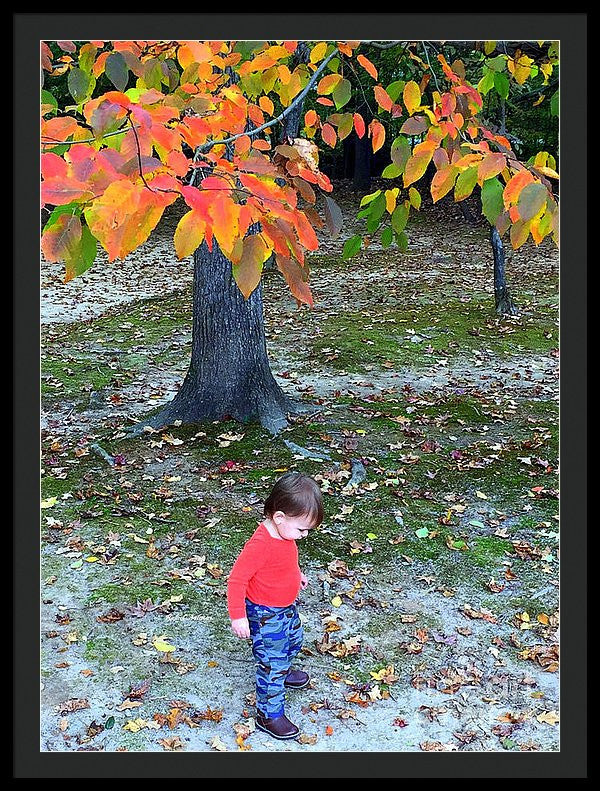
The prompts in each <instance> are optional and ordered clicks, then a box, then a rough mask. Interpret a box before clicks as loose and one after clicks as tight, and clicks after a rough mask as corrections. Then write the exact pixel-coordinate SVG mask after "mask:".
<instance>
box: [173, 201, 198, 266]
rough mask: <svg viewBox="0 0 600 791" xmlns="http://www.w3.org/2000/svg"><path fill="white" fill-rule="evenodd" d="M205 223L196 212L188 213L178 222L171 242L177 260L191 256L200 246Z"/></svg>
mask: <svg viewBox="0 0 600 791" xmlns="http://www.w3.org/2000/svg"><path fill="white" fill-rule="evenodd" d="M205 229H206V223H205V222H204V220H203V219H202V217H201V215H200V213H199V212H197V211H189V212H187V214H184V215H183V217H182V218H181V219H180V220H179V223H178V224H177V228H175V236H174V237H173V242H174V244H175V252H176V253H177V258H179V260H181V259H182V258H185V257H186V256H188V255H192V253H194V252H195V251H196V249H197V248H198V247H200V245H201V244H202V241H203V239H204V231H205Z"/></svg>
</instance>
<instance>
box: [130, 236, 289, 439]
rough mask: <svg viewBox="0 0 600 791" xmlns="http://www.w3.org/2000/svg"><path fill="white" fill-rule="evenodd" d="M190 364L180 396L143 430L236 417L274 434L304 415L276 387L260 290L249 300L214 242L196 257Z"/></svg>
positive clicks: (202, 247) (229, 263)
mask: <svg viewBox="0 0 600 791" xmlns="http://www.w3.org/2000/svg"><path fill="white" fill-rule="evenodd" d="M193 307H194V311H193V329H192V359H191V362H190V367H189V370H188V373H187V375H186V377H185V379H184V381H183V384H182V385H181V388H180V389H179V392H178V393H177V395H176V396H175V398H174V399H173V401H171V402H170V403H169V404H167V405H166V406H165V407H164V409H162V410H161V411H160V412H159V413H158V414H157V415H154V416H153V417H151V418H149V419H148V420H146V421H142V422H141V423H140V424H139V427H140V428H141V429H142V430H143V426H145V425H146V426H151V427H152V428H161V427H163V426H167V425H170V424H172V423H174V422H175V421H179V420H180V421H181V422H182V423H198V422H202V421H206V420H220V419H222V418H225V417H232V418H235V419H236V420H240V421H243V422H247V421H252V420H256V421H258V422H260V423H261V424H262V425H263V426H264V427H265V428H267V429H268V430H269V431H271V433H273V434H275V433H277V432H279V431H281V429H282V428H285V426H286V425H287V420H286V414H287V413H290V412H294V411H299V410H300V409H302V405H300V404H299V403H295V402H294V401H293V400H292V399H291V398H290V397H289V396H287V395H286V394H285V393H284V392H283V390H282V389H281V388H280V386H279V385H278V384H277V382H276V381H275V379H274V377H273V374H272V373H271V369H270V366H269V360H268V357H267V347H266V340H265V332H264V319H263V303H262V285H259V286H258V287H257V288H256V289H255V290H254V291H253V293H252V294H251V295H250V297H249V298H248V299H247V300H245V299H244V297H243V295H242V293H241V292H240V290H239V288H238V286H237V284H236V282H235V280H234V279H233V274H232V269H231V262H230V261H229V260H228V259H227V258H226V257H225V256H224V255H223V253H222V252H221V250H220V249H219V246H218V244H217V242H216V240H215V241H214V242H213V249H212V252H210V251H209V250H208V248H207V246H206V242H203V243H202V244H201V245H200V247H199V248H198V249H197V250H196V252H195V254H194V306H193Z"/></svg>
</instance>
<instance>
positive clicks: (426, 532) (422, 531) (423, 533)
mask: <svg viewBox="0 0 600 791" xmlns="http://www.w3.org/2000/svg"><path fill="white" fill-rule="evenodd" d="M415 535H416V536H417V537H418V538H427V536H428V535H429V530H428V529H427V528H426V527H420V528H419V529H418V530H415Z"/></svg>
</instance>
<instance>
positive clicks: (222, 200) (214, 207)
mask: <svg viewBox="0 0 600 791" xmlns="http://www.w3.org/2000/svg"><path fill="white" fill-rule="evenodd" d="M208 213H209V215H210V217H211V219H212V221H213V226H212V230H213V233H214V235H215V238H216V240H217V242H218V243H219V247H220V248H221V250H222V251H223V252H224V253H225V255H226V256H229V254H230V253H231V252H232V250H233V246H234V243H235V240H236V237H237V236H238V224H239V214H240V207H239V205H238V204H237V203H234V201H233V200H232V198H231V196H230V194H228V193H226V192H217V191H215V192H214V193H213V198H212V200H211V202H210V204H209V206H208Z"/></svg>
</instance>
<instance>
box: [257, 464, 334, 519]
mask: <svg viewBox="0 0 600 791" xmlns="http://www.w3.org/2000/svg"><path fill="white" fill-rule="evenodd" d="M276 511H282V512H283V513H284V514H285V515H286V516H304V515H307V516H310V517H311V519H312V520H313V525H315V526H316V525H320V524H321V522H322V521H323V498H322V496H321V489H320V488H319V484H318V483H317V482H316V481H315V480H313V478H311V477H310V476H309V475H303V474H302V473H301V472H286V474H285V475H282V476H281V478H280V479H279V480H278V481H277V483H276V484H275V486H274V487H273V489H272V491H271V494H270V495H269V496H268V497H267V499H266V500H265V506H264V510H263V513H264V515H265V516H269V517H271V516H273V514H274V513H275V512H276Z"/></svg>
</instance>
